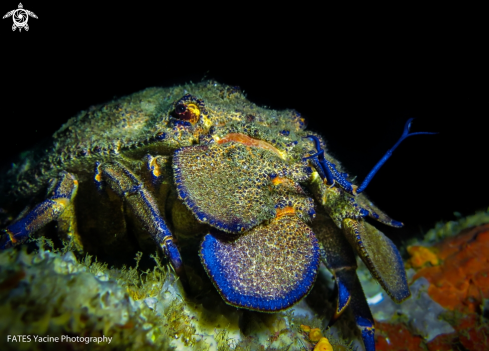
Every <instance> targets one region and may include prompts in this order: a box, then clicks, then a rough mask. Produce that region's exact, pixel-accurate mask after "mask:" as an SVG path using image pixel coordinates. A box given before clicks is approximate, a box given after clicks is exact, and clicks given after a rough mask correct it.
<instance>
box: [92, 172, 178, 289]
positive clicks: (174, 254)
mask: <svg viewBox="0 0 489 351" xmlns="http://www.w3.org/2000/svg"><path fill="white" fill-rule="evenodd" d="M95 181H96V182H99V183H100V184H102V182H104V183H105V184H107V186H108V187H109V188H110V189H112V190H113V191H114V192H115V193H116V194H117V195H118V196H120V197H121V198H123V199H124V200H125V201H126V203H127V204H128V205H129V207H130V208H131V210H132V211H133V213H134V214H135V216H136V217H137V218H138V219H139V220H140V221H141V222H142V223H143V225H144V227H145V229H146V230H147V231H148V233H149V234H150V235H151V237H152V238H153V239H154V240H155V241H156V242H157V243H158V244H159V245H160V246H161V248H162V250H163V252H164V253H165V254H166V255H167V257H168V258H169V259H170V261H171V264H172V266H173V268H174V269H175V272H176V273H177V274H178V275H179V277H181V278H183V279H184V280H185V271H184V268H183V264H182V258H181V256H180V252H179V251H178V248H177V247H176V245H175V243H174V242H173V236H172V234H171V232H170V230H169V229H168V227H167V226H166V224H165V221H164V220H163V218H162V217H161V215H160V212H159V210H158V206H157V204H156V201H155V199H154V198H153V196H152V195H151V193H150V192H149V191H148V190H147V189H146V188H145V187H144V185H143V183H142V182H141V181H140V180H139V179H138V178H136V176H135V175H134V174H133V173H132V172H131V171H130V170H129V169H127V168H126V167H125V166H123V165H122V164H120V163H105V164H97V166H96V172H95Z"/></svg>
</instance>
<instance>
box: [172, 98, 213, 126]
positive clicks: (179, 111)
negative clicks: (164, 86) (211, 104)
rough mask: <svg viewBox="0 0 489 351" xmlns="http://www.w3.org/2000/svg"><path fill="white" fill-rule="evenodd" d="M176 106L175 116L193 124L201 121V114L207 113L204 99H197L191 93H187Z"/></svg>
mask: <svg viewBox="0 0 489 351" xmlns="http://www.w3.org/2000/svg"><path fill="white" fill-rule="evenodd" d="M174 106H175V109H174V111H173V113H172V115H173V117H175V118H177V119H179V120H181V121H185V122H189V123H191V124H192V125H193V124H195V123H197V122H198V121H199V119H200V117H201V115H203V114H204V115H205V114H207V113H206V110H205V105H204V102H203V101H202V99H197V98H195V97H194V96H192V95H190V94H186V95H185V96H184V97H182V98H181V99H180V100H178V101H177V102H176V103H175V105H174Z"/></svg>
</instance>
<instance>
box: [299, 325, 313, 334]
mask: <svg viewBox="0 0 489 351" xmlns="http://www.w3.org/2000/svg"><path fill="white" fill-rule="evenodd" d="M301 329H302V331H305V332H306V333H309V332H310V331H311V327H310V326H308V325H304V324H301Z"/></svg>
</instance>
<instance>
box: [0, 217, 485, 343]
mask: <svg viewBox="0 0 489 351" xmlns="http://www.w3.org/2000/svg"><path fill="white" fill-rule="evenodd" d="M487 223H489V212H480V213H477V214H475V215H473V216H470V217H467V218H460V219H459V220H458V221H453V222H448V223H442V224H439V225H438V226H437V227H436V228H434V229H432V230H430V231H429V232H428V233H426V235H425V236H424V239H423V240H421V241H419V240H418V241H412V242H410V243H409V244H410V245H408V246H407V247H406V248H405V249H406V251H407V253H408V256H406V259H405V266H406V270H407V272H408V279H409V281H410V286H411V292H412V297H411V298H409V299H408V300H407V301H405V302H404V303H402V304H395V303H393V302H392V301H391V300H390V298H389V297H387V295H386V294H385V293H383V292H382V290H381V288H380V286H379V285H378V284H377V283H376V282H375V281H374V280H373V278H372V277H371V275H370V273H369V272H368V270H367V269H366V268H365V267H364V266H363V265H361V266H360V268H359V276H360V279H361V281H362V284H363V287H364V290H365V293H366V295H367V296H368V298H369V303H370V305H371V309H372V313H373V315H374V318H375V320H376V348H377V350H430V351H434V350H485V349H488V348H489V346H488V345H489V341H487V339H488V336H489V224H487ZM37 247H38V248H39V249H37V250H30V251H28V250H27V249H26V248H25V247H24V248H16V249H9V250H6V251H3V252H1V253H0V335H1V338H0V349H2V350H6V349H12V350H13V349H15V350H22V349H24V350H31V349H38V350H50V349H56V350H58V349H66V350H78V349H100V350H110V349H121V350H146V349H147V350H172V349H174V350H290V351H292V350H316V351H317V350H335V351H338V350H342V351H343V350H355V349H357V350H362V348H363V346H362V344H361V341H360V339H359V336H358V332H357V330H356V328H355V325H354V323H353V321H352V319H351V316H348V315H347V316H346V317H345V318H341V319H340V320H339V321H338V323H337V324H336V325H335V326H334V327H333V328H331V329H329V330H326V326H327V323H328V321H329V318H330V317H331V314H332V310H333V305H332V303H331V302H330V301H332V300H333V288H332V280H331V276H330V274H329V272H327V270H326V269H325V268H324V267H321V271H320V274H319V277H318V280H317V282H316V284H315V287H314V288H313V290H312V291H311V293H310V294H309V295H308V296H307V298H305V299H304V300H303V301H301V302H300V303H299V304H297V305H295V306H294V307H292V308H290V309H288V310H286V311H284V312H281V313H275V314H265V313H258V312H251V311H244V310H240V309H237V308H234V307H231V306H228V305H226V304H225V303H224V302H223V301H222V299H221V298H220V297H219V295H218V294H217V293H216V292H209V291H208V290H205V289H203V290H202V291H199V289H198V288H196V289H194V290H196V291H197V292H196V293H195V294H194V295H192V296H187V295H186V294H185V293H184V291H183V289H182V288H181V284H180V282H179V281H178V279H176V278H175V276H174V274H173V272H171V271H170V270H169V268H168V266H166V265H162V264H161V263H160V261H161V260H160V259H159V258H158V257H154V256H152V257H151V258H149V257H148V259H149V260H153V265H152V266H151V268H147V269H143V268H141V267H140V265H139V263H140V261H141V259H142V258H143V257H142V256H143V255H142V254H138V255H137V256H136V257H135V261H134V265H132V266H131V267H126V266H123V267H119V268H114V267H111V268H110V267H108V265H107V264H102V263H100V262H97V261H96V260H95V259H94V258H93V257H90V256H88V255H87V256H82V257H80V256H78V257H77V256H76V255H75V254H74V253H73V252H72V251H70V249H69V248H68V247H64V248H58V249H53V248H52V246H51V245H50V243H49V241H45V240H43V239H42V238H41V239H37ZM205 279H206V278H205V277H200V276H199V275H198V274H194V275H192V272H190V281H191V284H193V285H194V286H198V285H199V284H200V283H201V282H202V281H204V280H205ZM48 336H49V337H48ZM12 337H13V338H12ZM56 338H58V339H56ZM27 339H28V340H27ZM109 339H110V341H109Z"/></svg>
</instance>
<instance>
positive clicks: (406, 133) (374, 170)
mask: <svg viewBox="0 0 489 351" xmlns="http://www.w3.org/2000/svg"><path fill="white" fill-rule="evenodd" d="M413 119H414V118H410V119H408V120H407V122H406V124H405V125H404V132H403V133H402V135H401V137H400V138H399V140H398V141H397V143H395V144H394V146H393V147H391V148H390V149H389V150H388V151H387V152H386V153H385V155H384V157H382V158H381V159H380V161H379V162H377V164H376V165H375V166H374V168H372V170H371V171H370V173H369V174H368V175H367V176H366V177H365V180H364V181H363V182H362V185H360V186H359V187H358V189H357V191H356V193H357V194H360V193H361V192H362V191H364V190H365V188H366V187H367V185H368V184H369V183H370V181H371V180H372V178H373V177H374V175H375V174H376V173H377V172H378V171H379V169H380V167H382V166H383V165H384V163H385V162H386V161H387V160H388V159H389V157H391V156H392V153H393V152H394V150H395V149H396V148H397V147H398V146H399V144H401V142H402V141H403V140H404V139H406V138H408V137H410V136H413V135H421V134H438V133H434V132H417V133H409V128H411V122H412V121H413Z"/></svg>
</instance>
